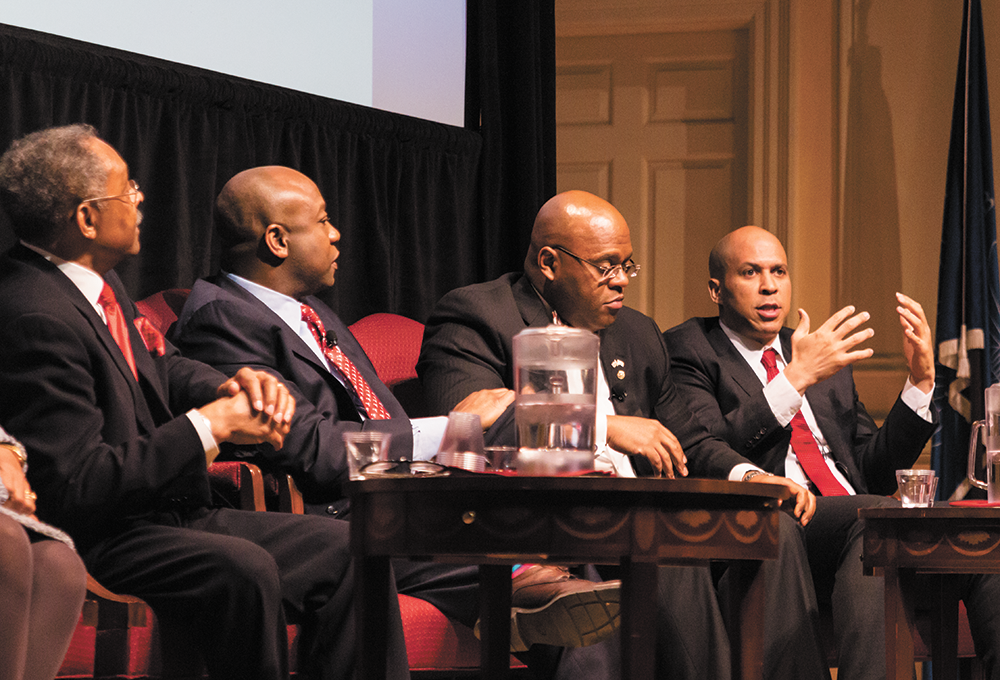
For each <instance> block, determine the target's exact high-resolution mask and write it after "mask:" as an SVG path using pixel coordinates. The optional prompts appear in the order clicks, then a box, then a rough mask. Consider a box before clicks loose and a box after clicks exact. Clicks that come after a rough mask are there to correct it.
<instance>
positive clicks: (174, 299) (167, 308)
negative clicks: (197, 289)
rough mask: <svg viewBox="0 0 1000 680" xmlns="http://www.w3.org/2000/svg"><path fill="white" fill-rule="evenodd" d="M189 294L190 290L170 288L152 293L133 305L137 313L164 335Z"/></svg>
mask: <svg viewBox="0 0 1000 680" xmlns="http://www.w3.org/2000/svg"><path fill="white" fill-rule="evenodd" d="M190 293H191V289H190V288H171V289H169V290H162V291H160V292H159V293H154V294H152V295H150V296H149V297H146V298H143V299H142V300H139V301H138V302H136V303H135V306H136V307H138V308H139V312H140V313H141V314H142V315H143V316H144V317H146V318H147V319H149V320H150V321H152V322H153V325H154V326H156V328H157V329H158V330H159V331H160V332H161V333H163V334H164V335H166V334H167V333H168V332H169V331H170V327H171V326H173V325H174V322H175V321H177V317H178V316H179V315H180V313H181V309H183V308H184V302H185V301H186V300H187V297H188V295H189V294H190Z"/></svg>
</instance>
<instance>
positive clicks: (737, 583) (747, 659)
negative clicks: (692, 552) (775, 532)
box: [726, 561, 768, 680]
mask: <svg viewBox="0 0 1000 680" xmlns="http://www.w3.org/2000/svg"><path fill="white" fill-rule="evenodd" d="M759 573H760V562H752V561H738V562H733V563H732V564H730V565H729V579H730V588H729V612H730V614H729V618H730V619H734V620H730V621H726V626H727V629H728V633H729V646H730V649H731V650H732V651H731V654H732V666H733V678H734V679H736V678H743V680H761V678H762V677H763V674H764V627H765V626H766V625H767V623H768V622H767V621H761V614H760V613H761V612H763V611H764V610H765V607H766V606H767V592H766V588H765V586H764V579H761V578H757V575H758V574H759Z"/></svg>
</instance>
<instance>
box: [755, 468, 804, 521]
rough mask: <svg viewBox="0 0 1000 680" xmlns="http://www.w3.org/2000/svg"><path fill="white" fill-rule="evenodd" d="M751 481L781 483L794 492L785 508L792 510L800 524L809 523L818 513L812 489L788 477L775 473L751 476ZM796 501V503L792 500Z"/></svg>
mask: <svg viewBox="0 0 1000 680" xmlns="http://www.w3.org/2000/svg"><path fill="white" fill-rule="evenodd" d="M749 481H750V482H758V483H764V484H781V485H782V486H784V487H786V488H787V489H788V490H789V491H791V492H792V498H791V499H790V501H789V503H788V505H784V503H783V504H782V505H784V509H785V510H786V511H787V512H790V513H791V515H792V517H794V518H795V519H797V520H798V521H799V524H801V525H802V526H805V525H807V524H809V520H811V519H812V516H813V515H814V514H816V496H814V495H813V493H812V491H810V490H809V489H807V488H805V487H804V486H800V485H799V484H796V483H795V482H793V481H792V480H790V479H789V478H788V477H777V476H775V475H757V476H756V477H751V478H750V480H749ZM793 501H794V505H792V502H793Z"/></svg>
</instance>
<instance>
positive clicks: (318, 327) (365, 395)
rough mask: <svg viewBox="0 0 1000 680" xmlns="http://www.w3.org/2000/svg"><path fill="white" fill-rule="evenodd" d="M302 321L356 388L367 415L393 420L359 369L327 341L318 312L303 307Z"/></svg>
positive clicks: (327, 356)
mask: <svg viewBox="0 0 1000 680" xmlns="http://www.w3.org/2000/svg"><path fill="white" fill-rule="evenodd" d="M302 320H303V321H305V322H306V324H308V326H309V330H310V331H312V334H313V337H314V338H316V342H318V343H319V347H320V349H322V350H323V354H325V355H326V358H327V359H329V360H330V363H331V364H333V365H334V366H336V367H337V369H338V370H339V371H340V373H341V374H342V375H343V376H344V377H345V378H347V382H349V383H350V384H351V387H353V388H354V393H355V394H356V395H358V397H359V398H360V399H361V403H362V404H363V405H364V407H365V411H366V412H367V413H366V415H367V416H368V417H369V418H370V419H371V420H389V419H390V418H392V416H390V415H389V412H388V411H386V410H385V406H383V405H382V402H381V401H379V398H378V397H377V396H375V393H374V392H372V388H371V387H369V386H368V382H367V381H366V380H365V379H364V377H363V376H362V375H361V373H359V372H358V369H357V367H356V366H355V365H354V364H353V363H352V362H351V360H350V359H348V358H347V355H345V354H344V353H343V352H341V351H340V348H339V347H337V345H336V343H333V342H328V341H327V339H326V329H325V328H323V322H322V321H320V318H319V315H318V314H316V310H314V309H313V308H312V307H310V306H309V305H302Z"/></svg>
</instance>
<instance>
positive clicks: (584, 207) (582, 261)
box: [417, 191, 825, 678]
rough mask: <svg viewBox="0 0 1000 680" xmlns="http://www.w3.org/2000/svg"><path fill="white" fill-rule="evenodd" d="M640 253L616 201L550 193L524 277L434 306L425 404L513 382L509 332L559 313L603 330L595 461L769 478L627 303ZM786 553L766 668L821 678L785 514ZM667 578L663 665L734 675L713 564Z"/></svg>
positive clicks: (802, 570) (510, 433)
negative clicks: (689, 395) (692, 391)
mask: <svg viewBox="0 0 1000 680" xmlns="http://www.w3.org/2000/svg"><path fill="white" fill-rule="evenodd" d="M631 258H632V243H631V238H630V235H629V230H628V225H627V224H626V223H625V219H624V218H623V217H622V216H621V214H620V213H619V212H618V211H617V210H616V209H615V208H614V207H613V206H612V205H611V204H609V203H607V202H606V201H604V200H602V199H600V198H598V197H597V196H594V195H592V194H589V193H586V192H582V191H569V192H565V193H562V194H559V195H557V196H555V197H554V198H552V199H550V200H549V201H548V202H547V203H546V204H545V205H544V206H542V208H541V210H539V212H538V216H537V217H536V219H535V224H534V228H533V230H532V235H531V246H530V248H529V250H528V254H527V257H526V258H525V263H524V268H525V271H524V273H523V274H520V273H513V274H507V275H505V276H502V277H500V278H499V279H497V280H495V281H490V282H487V283H482V284H476V285H472V286H466V287H465V288H460V289H458V290H455V291H452V292H451V293H449V294H447V295H445V296H444V297H443V298H442V299H441V301H440V302H439V303H438V305H437V306H436V308H435V310H434V312H433V314H432V315H431V318H430V319H429V320H428V322H427V326H426V329H425V332H424V342H423V346H422V348H421V352H420V360H419V362H418V364H417V372H418V373H419V375H420V379H421V384H422V387H423V388H424V391H425V394H426V398H427V400H428V404H429V406H430V407H431V408H432V409H434V410H435V411H436V412H439V413H445V412H447V411H448V410H449V409H450V408H452V406H453V405H454V404H455V403H456V402H457V401H458V400H459V399H462V398H464V397H465V396H466V395H468V394H470V393H472V392H474V391H475V390H480V389H490V388H499V387H507V388H511V387H513V384H514V361H513V351H512V340H513V337H514V335H516V334H517V333H518V332H520V331H522V330H524V329H525V328H528V327H532V326H544V325H546V324H548V323H550V322H552V321H553V319H558V320H559V321H560V322H561V323H564V324H566V325H569V326H573V327H575V328H582V329H587V330H591V331H594V332H596V333H597V334H598V335H599V337H600V340H601V347H600V362H601V366H602V368H603V371H601V372H600V375H599V378H598V382H599V386H598V399H597V401H598V418H597V439H598V455H597V460H596V463H597V467H598V468H600V469H607V470H613V471H614V472H615V473H616V474H618V475H619V476H635V474H636V472H639V473H640V474H656V475H663V476H667V477H674V476H678V475H681V476H683V475H687V474H689V473H690V474H693V475H698V476H711V477H727V478H730V479H735V480H740V479H744V478H746V479H755V480H756V481H764V475H762V474H761V473H760V471H759V470H757V469H756V468H755V467H754V466H753V465H752V464H750V463H749V462H748V461H747V460H746V459H745V458H744V457H743V456H741V455H739V454H738V453H737V452H735V451H733V450H732V448H730V447H729V446H728V445H727V444H726V443H725V442H723V441H721V440H720V439H718V438H716V437H714V436H713V435H711V434H709V433H708V432H707V431H706V430H705V428H704V427H703V426H702V425H701V423H700V422H699V421H698V420H697V419H696V418H695V417H694V416H693V415H692V414H691V413H690V411H689V410H688V409H687V407H686V405H685V403H684V400H683V399H682V398H681V397H680V396H679V395H678V393H677V390H676V389H675V388H674V385H673V383H672V382H671V380H670V376H669V372H668V370H669V367H670V357H669V356H668V354H667V351H666V346H665V345H664V343H663V338H662V336H661V335H660V331H659V329H658V328H657V326H656V323H655V322H654V321H653V320H652V319H650V318H649V317H647V316H645V315H643V314H640V313H639V312H637V311H635V310H632V309H629V308H627V307H624V306H623V296H624V289H625V287H626V286H627V285H628V283H629V281H630V279H631V277H632V276H634V275H635V273H636V272H637V271H638V265H636V264H635V263H634V262H632V259H631ZM487 434H488V437H489V439H490V440H492V441H495V442H497V443H500V444H514V443H515V433H514V422H513V407H508V409H507V411H506V412H505V413H504V415H503V416H501V417H500V418H498V419H497V422H496V423H495V424H494V426H493V427H492V428H491V429H490V431H489V432H488V433H487ZM766 481H768V482H773V483H781V484H785V485H786V486H787V487H788V488H789V489H790V490H791V491H792V492H793V494H794V500H793V501H791V502H790V505H792V506H793V507H792V508H791V512H792V513H793V514H794V516H795V517H796V518H798V519H799V520H800V522H801V523H802V524H807V523H808V522H809V519H810V518H811V516H812V512H813V508H814V499H813V496H812V494H810V493H808V492H807V491H806V490H805V489H803V488H802V487H800V486H799V485H797V484H795V483H794V482H791V481H790V480H786V479H783V478H780V477H775V476H768V477H767V478H766ZM781 550H782V555H781V557H780V558H779V560H777V561H776V562H774V563H765V564H764V565H763V567H762V568H763V570H764V572H765V575H766V579H767V583H768V593H769V594H770V593H774V598H773V599H771V600H770V601H769V607H768V610H767V612H765V616H766V620H767V621H768V624H769V627H768V630H767V633H766V638H767V639H766V645H767V648H766V650H765V677H769V678H779V677H781V678H808V677H821V676H822V675H823V674H824V673H825V670H824V669H823V667H822V666H823V662H822V659H821V658H820V654H819V652H818V649H817V641H816V638H815V631H814V629H813V626H812V624H813V618H814V617H815V615H816V607H815V599H814V597H813V595H812V583H811V580H810V578H809V574H808V568H807V567H806V564H805V556H804V548H803V545H802V541H801V536H800V530H799V528H798V526H797V525H796V524H795V522H794V521H793V520H792V519H791V518H790V517H788V516H785V515H783V516H782V522H781ZM778 584H784V587H783V588H782V589H780V590H779V589H777V585H778ZM789 584H792V585H791V587H789ZM658 587H659V603H660V606H659V613H660V621H659V626H658V638H659V639H658V645H657V664H658V668H659V669H660V672H661V673H663V674H668V673H669V674H670V676H671V677H691V678H705V677H711V678H720V677H728V673H729V670H728V641H727V639H726V635H725V631H724V630H723V629H722V626H721V623H720V617H719V612H718V606H717V603H716V599H715V593H714V590H713V585H712V581H711V578H710V575H709V573H708V570H707V569H699V568H663V569H661V570H660V572H659V579H658Z"/></svg>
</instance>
